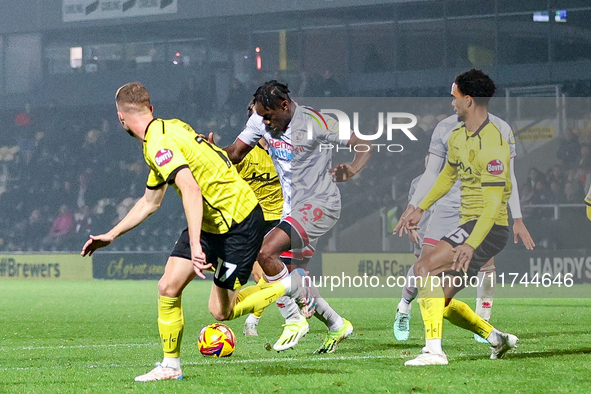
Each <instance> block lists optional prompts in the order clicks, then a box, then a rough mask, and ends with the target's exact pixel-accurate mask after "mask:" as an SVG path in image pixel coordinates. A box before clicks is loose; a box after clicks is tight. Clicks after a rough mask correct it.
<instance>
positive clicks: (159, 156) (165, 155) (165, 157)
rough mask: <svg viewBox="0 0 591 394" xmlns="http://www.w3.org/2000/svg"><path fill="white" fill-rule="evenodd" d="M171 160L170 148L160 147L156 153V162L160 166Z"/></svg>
mask: <svg viewBox="0 0 591 394" xmlns="http://www.w3.org/2000/svg"><path fill="white" fill-rule="evenodd" d="M171 160H172V151H171V150H170V149H160V150H159V151H158V153H156V158H155V161H156V164H158V165H159V166H160V167H162V166H163V165H165V164H166V163H168V162H170V161H171Z"/></svg>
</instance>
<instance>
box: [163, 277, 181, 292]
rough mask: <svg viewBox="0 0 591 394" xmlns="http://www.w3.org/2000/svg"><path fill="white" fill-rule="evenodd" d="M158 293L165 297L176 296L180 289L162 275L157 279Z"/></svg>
mask: <svg viewBox="0 0 591 394" xmlns="http://www.w3.org/2000/svg"><path fill="white" fill-rule="evenodd" d="M158 294H160V295H161V296H165V297H178V296H179V295H180V294H181V289H179V288H178V286H175V285H174V284H173V283H171V282H170V281H169V280H168V279H167V278H166V277H162V278H161V279H160V280H159V281H158Z"/></svg>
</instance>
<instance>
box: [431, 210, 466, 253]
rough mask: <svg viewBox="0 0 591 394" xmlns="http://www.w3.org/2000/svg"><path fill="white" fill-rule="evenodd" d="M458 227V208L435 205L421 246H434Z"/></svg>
mask: <svg viewBox="0 0 591 394" xmlns="http://www.w3.org/2000/svg"><path fill="white" fill-rule="evenodd" d="M459 225H460V210H459V208H453V207H447V206H443V205H436V206H435V211H434V212H433V214H432V215H431V219H430V220H429V224H428V225H427V231H426V232H425V236H424V237H423V242H422V245H430V246H435V245H437V242H439V241H440V240H441V238H443V237H444V236H445V235H446V234H447V233H449V232H450V231H452V230H454V229H455V228H457V227H458V226H459Z"/></svg>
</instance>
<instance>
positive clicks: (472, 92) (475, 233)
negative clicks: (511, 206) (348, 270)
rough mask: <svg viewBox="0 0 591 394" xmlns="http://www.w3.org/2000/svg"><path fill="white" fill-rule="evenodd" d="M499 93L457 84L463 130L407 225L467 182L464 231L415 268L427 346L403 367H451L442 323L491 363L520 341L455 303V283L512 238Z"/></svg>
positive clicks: (462, 80)
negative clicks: (496, 112) (482, 349)
mask: <svg viewBox="0 0 591 394" xmlns="http://www.w3.org/2000/svg"><path fill="white" fill-rule="evenodd" d="M495 89H496V88H495V84H494V82H493V81H492V80H491V79H490V78H489V77H488V76H487V75H486V74H484V73H483V72H482V71H478V70H474V69H472V70H470V71H467V72H465V73H463V74H460V75H458V76H457V77H456V79H455V82H454V85H453V87H452V95H453V100H452V106H453V107H454V110H455V111H456V113H457V114H458V117H459V119H460V120H461V122H462V123H460V124H459V125H458V126H457V127H456V128H455V129H454V131H453V132H452V135H451V136H450V138H449V142H448V146H449V149H448V161H447V163H446V164H445V167H444V168H443V170H442V171H441V173H440V174H439V176H438V177H437V180H436V182H435V184H434V185H433V187H432V188H431V190H430V191H429V193H427V195H426V196H425V197H424V198H423V200H422V201H421V202H420V203H419V204H418V207H417V208H416V209H415V210H414V211H413V212H412V213H411V214H410V215H409V216H407V218H406V222H407V223H406V226H407V229H408V230H411V229H414V228H416V224H417V223H418V222H419V220H420V219H421V217H422V213H423V212H424V211H425V210H427V209H428V208H429V207H430V206H431V205H433V204H434V203H435V202H436V201H437V200H438V199H439V198H441V197H443V196H444V195H445V194H446V193H447V192H448V191H449V190H450V189H451V187H452V186H453V184H454V183H455V181H456V179H458V177H459V179H460V180H461V182H462V183H461V191H462V198H461V207H460V226H459V227H458V228H456V229H455V230H453V231H451V232H449V233H448V234H447V235H446V236H445V237H443V238H442V241H443V242H439V243H438V244H437V245H436V246H435V247H434V248H433V250H432V252H431V253H429V254H428V255H426V256H424V257H421V258H420V259H419V260H418V261H417V263H416V264H415V275H417V276H420V277H421V279H422V280H421V281H418V284H419V286H418V287H419V297H420V301H419V304H420V307H421V314H422V316H423V321H424V323H425V336H426V346H425V347H424V348H423V352H422V354H420V355H419V356H418V357H417V358H415V359H413V360H409V361H407V362H406V363H405V365H411V366H423V365H446V364H447V363H448V361H447V356H446V354H445V353H444V352H443V350H442V348H441V338H442V329H443V318H444V317H445V318H446V319H447V320H449V321H450V322H452V323H453V324H455V325H457V326H459V327H462V328H465V329H468V330H471V331H472V332H474V333H476V334H478V335H480V336H481V337H483V338H485V339H486V340H487V341H488V342H489V343H490V345H491V351H492V353H491V356H490V358H491V359H497V358H502V357H503V356H504V355H505V354H506V353H507V351H509V350H511V349H512V348H514V347H515V346H516V343H517V340H518V338H517V337H516V336H515V335H511V334H506V333H502V332H500V331H499V330H497V329H495V328H494V327H493V326H492V325H491V324H490V323H488V322H487V321H486V320H484V319H482V318H481V317H480V316H478V315H477V314H476V313H475V312H474V311H473V310H472V309H471V308H470V307H469V306H468V305H466V304H465V303H463V302H461V301H458V300H455V299H453V297H454V296H455V294H456V293H457V292H458V291H460V290H461V289H463V288H464V287H465V282H464V281H463V280H459V281H454V282H451V281H450V279H452V278H454V277H455V278H457V277H461V276H467V277H468V278H470V277H472V276H476V275H477V273H478V271H479V270H480V268H481V267H482V266H483V265H484V264H485V263H486V262H487V261H488V260H490V259H491V258H492V257H493V256H495V255H496V254H497V253H499V252H500V251H501V250H502V249H503V248H504V247H505V245H506V243H507V240H508V236H509V221H508V215H507V200H508V199H509V196H510V194H511V179H510V170H509V162H510V151H509V144H508V143H507V141H506V140H505V139H504V138H503V136H502V135H501V133H500V131H499V129H498V128H497V127H496V126H495V125H494V124H493V123H492V122H489V119H488V103H489V101H490V98H491V97H492V96H493V94H494V92H495ZM445 277H447V278H445ZM442 278H443V279H442ZM446 279H447V281H446ZM459 279H460V278H459Z"/></svg>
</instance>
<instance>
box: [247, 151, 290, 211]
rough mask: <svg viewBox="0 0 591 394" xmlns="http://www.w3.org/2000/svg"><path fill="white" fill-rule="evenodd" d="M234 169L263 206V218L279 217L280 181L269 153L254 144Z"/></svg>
mask: <svg viewBox="0 0 591 394" xmlns="http://www.w3.org/2000/svg"><path fill="white" fill-rule="evenodd" d="M236 169H237V170H238V174H239V175H240V176H241V177H242V179H244V180H245V181H246V182H247V183H248V184H249V185H250V187H251V188H252V190H253V191H254V194H255V195H256V196H257V199H258V200H259V204H261V208H263V215H264V216H265V220H266V221H271V220H279V219H281V212H282V209H283V195H282V194H281V183H280V182H279V176H278V175H277V172H276V171H275V166H274V165H273V160H271V156H269V153H267V151H266V150H265V149H263V148H262V147H261V146H260V145H255V147H254V148H253V149H252V150H251V151H250V152H248V154H247V155H246V157H245V158H244V159H242V161H241V162H240V163H238V164H237V165H236Z"/></svg>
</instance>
